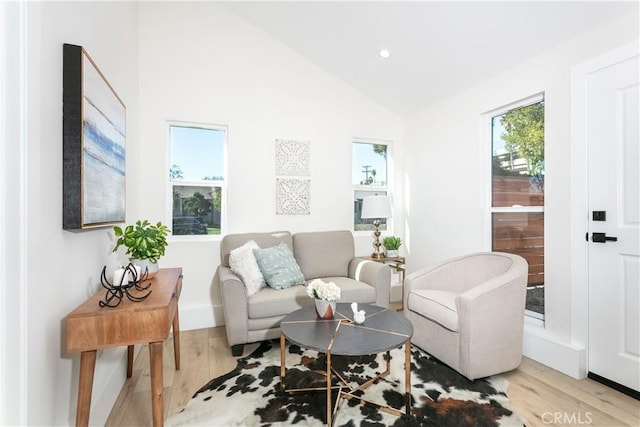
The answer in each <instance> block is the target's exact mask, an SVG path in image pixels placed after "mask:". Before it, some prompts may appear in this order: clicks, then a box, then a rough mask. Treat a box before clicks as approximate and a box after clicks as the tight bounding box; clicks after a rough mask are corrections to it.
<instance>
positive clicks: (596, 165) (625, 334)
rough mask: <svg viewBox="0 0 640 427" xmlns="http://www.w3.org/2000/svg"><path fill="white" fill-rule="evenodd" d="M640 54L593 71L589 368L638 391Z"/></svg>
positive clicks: (589, 131) (589, 89)
mask: <svg viewBox="0 0 640 427" xmlns="http://www.w3.org/2000/svg"><path fill="white" fill-rule="evenodd" d="M635 55H636V56H633V57H627V58H626V59H624V58H623V59H620V60H619V62H615V63H613V64H611V65H608V66H606V67H604V68H601V69H599V70H597V71H594V72H592V73H590V74H589V75H588V76H587V111H588V113H587V114H588V119H587V145H588V186H589V234H588V238H589V243H588V251H589V255H588V263H589V347H588V349H589V350H588V351H589V353H588V369H589V373H590V374H596V375H598V376H600V377H603V378H605V379H608V380H610V381H613V382H616V383H618V384H621V385H623V386H625V387H628V388H631V389H633V390H636V391H640V237H639V236H640V142H639V141H640V131H639V126H638V122H639V120H640V119H639V118H640V110H639V108H638V106H639V100H640V90H639V89H640V88H639V86H638V84H639V83H638V80H639V78H638V72H639V70H638V56H637V52H636V53H635ZM597 233H604V234H597ZM614 239H617V240H614ZM594 240H595V241H594ZM600 240H601V241H602V242H598V241H600Z"/></svg>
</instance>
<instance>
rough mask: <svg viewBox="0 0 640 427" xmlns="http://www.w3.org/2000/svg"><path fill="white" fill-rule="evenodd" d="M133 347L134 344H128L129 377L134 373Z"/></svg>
mask: <svg viewBox="0 0 640 427" xmlns="http://www.w3.org/2000/svg"><path fill="white" fill-rule="evenodd" d="M133 349H134V346H132V345H128V346H127V378H131V375H133Z"/></svg>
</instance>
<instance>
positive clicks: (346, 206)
mask: <svg viewBox="0 0 640 427" xmlns="http://www.w3.org/2000/svg"><path fill="white" fill-rule="evenodd" d="M167 120H179V121H191V122H201V123H212V124H219V125H226V126H228V159H227V165H228V174H227V186H228V187H227V189H228V197H227V213H228V218H227V231H228V232H229V233H237V232H249V231H275V230H290V231H292V232H296V231H312V230H336V229H347V230H349V229H351V227H352V221H353V194H352V191H351V187H350V184H349V183H350V182H351V142H352V138H354V137H365V138H373V139H381V140H387V141H392V142H393V146H392V147H391V150H392V153H393V155H394V157H395V158H397V157H398V156H402V151H401V142H402V122H401V119H400V117H399V116H397V115H395V114H392V113H390V112H389V111H388V110H386V109H384V108H382V107H380V106H379V105H378V104H376V103H374V102H373V101H372V100H370V99H369V98H366V97H364V96H362V95H361V94H360V93H358V92H356V91H355V90H354V89H352V88H351V87H349V86H347V85H346V84H345V83H344V82H342V81H341V80H338V79H337V78H335V77H333V76H332V75H330V74H328V73H326V72H325V71H323V70H321V69H319V68H318V67H317V66H315V65H314V64H312V63H311V62H309V61H308V60H306V59H304V58H303V57H301V56H300V55H298V54H297V53H295V52H294V51H292V50H290V49H289V48H287V47H285V46H283V45H282V44H281V43H280V42H278V41H276V40H275V39H272V38H271V37H269V36H267V35H266V34H265V33H263V32H262V31H260V30H258V29H256V28H255V27H253V26H252V25H250V24H249V23H248V22H246V21H245V20H243V19H241V18H238V17H237V16H236V15H234V14H233V13H231V12H230V11H228V10H227V9H226V8H225V7H224V6H222V5H220V4H217V3H214V2H201V3H198V2H195V3H190V4H187V5H185V4H180V3H177V2H168V3H141V6H140V155H141V158H143V159H144V161H143V162H141V163H140V164H139V165H138V167H139V175H140V180H139V182H138V192H139V194H140V200H139V201H140V208H141V209H140V213H141V216H142V217H145V218H152V219H153V220H157V219H165V220H166V221H170V218H168V217H167V191H166V183H167V177H168V170H169V167H170V165H169V163H168V162H169V160H168V158H167V156H168V154H167V153H168V147H167V124H166V122H167ZM278 138H280V139H298V140H308V141H311V214H310V215H276V214H275V154H274V153H275V140H276V139H278ZM398 169H399V166H398V165H396V170H398ZM401 184H402V183H401V182H400V183H399V186H398V187H399V188H401ZM401 200H402V199H401V198H400V202H401ZM397 220H398V224H399V225H398V228H397V229H396V230H398V229H399V227H400V225H401V224H402V221H401V216H400V215H398V218H397ZM169 223H170V222H169ZM397 232H398V234H400V232H399V231H397ZM370 241H371V236H370V235H369V234H366V235H364V236H362V237H361V238H358V250H359V253H368V252H369V251H370ZM219 257H220V255H219V241H218V240H215V241H208V242H199V243H194V242H184V241H179V240H173V241H171V242H170V244H169V246H168V248H167V254H166V256H165V257H164V258H162V259H161V261H160V262H161V265H162V266H165V267H168V266H181V267H182V268H183V273H184V287H183V293H182V297H181V300H180V310H181V311H180V316H181V325H182V326H183V327H184V328H185V329H192V328H200V327H206V326H211V325H212V324H221V322H222V320H223V318H222V311H221V306H220V295H219V289H218V287H217V284H212V280H213V278H214V275H215V270H216V268H217V266H218V264H219Z"/></svg>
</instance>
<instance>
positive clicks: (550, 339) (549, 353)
mask: <svg viewBox="0 0 640 427" xmlns="http://www.w3.org/2000/svg"><path fill="white" fill-rule="evenodd" d="M522 354H523V355H524V356H526V357H528V358H530V359H533V360H535V361H536V362H540V363H542V364H543V365H546V366H549V367H550V368H553V369H555V370H556V371H560V372H562V373H563V374H566V375H569V376H570V377H573V378H576V379H582V378H585V377H586V376H587V369H586V355H587V350H586V348H585V347H584V346H578V345H575V344H572V343H568V342H566V341H563V340H562V339H560V338H558V337H557V336H555V335H554V334H552V333H550V332H549V331H547V330H546V329H544V327H540V326H535V325H529V324H526V323H525V326H524V337H523V343H522Z"/></svg>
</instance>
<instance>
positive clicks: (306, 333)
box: [280, 303, 413, 426]
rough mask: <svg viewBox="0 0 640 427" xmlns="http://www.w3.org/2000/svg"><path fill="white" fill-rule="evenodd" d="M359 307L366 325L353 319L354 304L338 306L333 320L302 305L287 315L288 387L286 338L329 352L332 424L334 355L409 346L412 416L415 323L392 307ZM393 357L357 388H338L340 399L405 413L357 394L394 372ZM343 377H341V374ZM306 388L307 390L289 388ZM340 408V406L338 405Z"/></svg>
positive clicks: (329, 418) (282, 366) (284, 328)
mask: <svg viewBox="0 0 640 427" xmlns="http://www.w3.org/2000/svg"><path fill="white" fill-rule="evenodd" d="M358 308H359V309H361V310H365V311H366V319H365V321H364V323H363V324H356V323H355V322H354V321H353V312H352V310H351V305H350V304H347V303H339V304H337V307H336V315H335V317H334V318H333V319H329V320H325V319H318V318H317V315H316V311H315V308H314V307H313V306H310V307H305V308H301V309H300V310H297V311H294V312H293V313H291V314H289V315H288V316H286V317H285V318H284V319H283V320H282V322H280V331H281V334H280V378H281V384H282V386H283V387H284V384H285V382H284V377H285V375H286V355H285V347H286V345H285V344H286V340H289V341H290V342H292V343H294V344H298V345H299V346H301V347H304V348H307V349H311V350H316V351H318V352H320V353H325V354H326V358H327V371H326V374H327V386H326V393H327V425H328V426H330V425H332V418H333V415H335V413H334V410H333V407H332V405H331V388H332V383H331V356H332V355H339V356H363V355H369V354H378V353H382V352H387V353H388V352H389V351H390V350H393V349H394V348H398V347H401V346H402V345H404V346H405V366H404V370H405V397H406V402H405V413H406V414H407V415H408V414H409V411H410V409H411V337H412V336H413V325H412V324H411V322H410V321H409V319H407V318H406V317H404V316H403V315H401V314H399V313H397V312H396V311H393V310H389V309H388V308H383V307H378V306H375V305H371V304H360V305H359V307H358ZM389 365H390V357H387V369H386V370H385V371H384V372H382V373H381V374H379V375H377V376H376V377H374V378H371V379H370V380H368V381H367V382H365V383H364V384H362V385H360V386H359V387H357V388H355V389H354V388H352V387H351V386H350V385H348V384H346V383H342V384H341V385H340V386H339V387H338V388H339V390H338V401H339V400H340V399H342V398H347V399H349V398H357V399H359V400H360V401H361V403H364V402H368V403H371V404H374V405H376V406H378V407H380V408H383V409H386V410H387V411H388V412H392V413H395V414H398V415H401V414H402V412H400V411H398V410H397V409H395V408H390V407H388V406H385V405H380V404H378V403H376V402H370V401H367V400H366V399H363V398H362V397H360V396H356V395H354V394H353V393H354V392H356V391H359V390H362V389H364V388H366V387H368V386H369V385H371V384H373V383H374V382H375V381H376V380H378V379H379V378H382V377H385V376H387V375H388V374H389V372H390V366H389ZM338 379H340V376H338ZM286 391H292V392H293V391H295V392H299V391H305V390H300V389H297V390H286ZM335 408H336V410H337V408H338V405H337V404H336V405H335Z"/></svg>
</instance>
